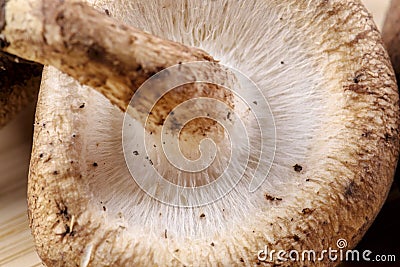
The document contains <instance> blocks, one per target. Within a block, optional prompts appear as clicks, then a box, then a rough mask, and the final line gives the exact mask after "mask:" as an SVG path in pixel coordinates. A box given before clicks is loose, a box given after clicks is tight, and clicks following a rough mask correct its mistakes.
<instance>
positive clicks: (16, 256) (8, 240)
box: [0, 0, 398, 267]
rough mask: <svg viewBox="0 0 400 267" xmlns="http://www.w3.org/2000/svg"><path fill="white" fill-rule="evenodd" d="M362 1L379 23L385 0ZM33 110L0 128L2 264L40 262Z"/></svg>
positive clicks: (15, 266) (18, 265)
mask: <svg viewBox="0 0 400 267" xmlns="http://www.w3.org/2000/svg"><path fill="white" fill-rule="evenodd" d="M364 2H365V4H366V5H367V7H368V8H369V10H370V11H371V12H372V13H373V15H374V18H375V20H376V22H377V24H378V25H379V27H381V25H382V23H383V20H384V15H385V11H386V9H387V6H388V3H389V0H364ZM33 114H34V105H31V106H30V107H28V108H26V109H25V110H24V111H23V112H22V113H21V114H19V116H18V117H17V118H15V119H14V120H13V121H12V123H11V124H9V125H7V126H6V127H5V128H3V129H1V130H0V266H4V267H6V266H7V267H21V266H41V263H40V259H39V257H38V256H37V254H36V252H35V250H34V244H33V239H32V236H31V234H30V230H29V226H28V220H27V205H26V181H27V173H28V164H29V156H30V149H31V139H32V126H33ZM397 227H398V226H397ZM388 238H389V237H388ZM363 242H364V243H365V241H363ZM367 244H368V242H367Z"/></svg>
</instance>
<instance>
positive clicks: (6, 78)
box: [0, 53, 43, 128]
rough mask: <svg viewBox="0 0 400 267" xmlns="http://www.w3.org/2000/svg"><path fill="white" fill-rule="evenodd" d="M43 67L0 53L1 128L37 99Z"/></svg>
mask: <svg viewBox="0 0 400 267" xmlns="http://www.w3.org/2000/svg"><path fill="white" fill-rule="evenodd" d="M42 68H43V67H42V66H41V65H39V64H36V63H33V62H29V61H24V60H22V59H20V58H16V57H15V56H12V55H9V54H5V53H0V128H1V127H3V126H4V125H5V124H7V123H8V122H9V121H10V120H11V119H12V118H14V115H16V114H17V113H18V112H19V111H20V110H21V109H22V108H23V107H24V106H25V105H26V104H28V103H30V102H32V101H33V100H34V99H36V97H37V93H38V91H39V87H40V78H41V74H42Z"/></svg>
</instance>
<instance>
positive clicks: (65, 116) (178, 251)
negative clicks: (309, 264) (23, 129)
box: [28, 0, 399, 266]
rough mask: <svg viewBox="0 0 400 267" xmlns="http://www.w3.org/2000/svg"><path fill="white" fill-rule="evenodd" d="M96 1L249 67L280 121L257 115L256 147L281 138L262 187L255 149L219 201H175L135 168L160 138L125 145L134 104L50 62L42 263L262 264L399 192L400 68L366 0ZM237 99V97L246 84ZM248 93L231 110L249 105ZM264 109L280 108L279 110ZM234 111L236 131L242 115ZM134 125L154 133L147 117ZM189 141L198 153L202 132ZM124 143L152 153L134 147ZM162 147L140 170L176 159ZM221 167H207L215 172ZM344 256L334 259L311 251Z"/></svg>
mask: <svg viewBox="0 0 400 267" xmlns="http://www.w3.org/2000/svg"><path fill="white" fill-rule="evenodd" d="M91 3H92V4H93V5H94V6H95V7H96V8H98V9H99V10H103V11H104V10H106V11H107V12H106V13H107V14H110V15H111V16H113V17H114V18H116V19H118V20H120V21H123V22H125V23H128V24H130V25H131V26H134V27H137V28H139V29H142V30H144V31H148V32H150V33H152V34H154V35H156V36H159V37H162V38H165V39H169V40H172V41H175V42H178V43H182V44H185V45H188V46H195V47H199V48H201V49H203V50H204V51H206V52H207V53H209V54H210V55H212V57H213V58H215V59H217V60H220V62H221V63H223V64H225V65H226V66H229V67H231V68H232V69H238V70H240V71H241V72H242V73H244V74H245V75H247V76H248V77H249V78H250V79H251V80H252V81H254V83H255V84H256V85H257V86H258V88H259V89H260V90H261V92H262V94H263V96H264V97H265V99H266V100H267V101H268V105H264V107H267V106H269V107H270V108H271V111H272V113H271V114H273V116H274V117H273V118H274V123H275V125H276V128H275V129H272V128H271V129H267V131H266V132H265V135H261V137H260V135H257V132H255V131H253V130H252V129H253V128H252V127H253V126H254V125H255V123H256V121H253V120H252V117H249V118H250V122H249V123H247V124H246V123H245V124H244V125H245V127H248V128H247V129H246V130H247V132H248V136H245V137H246V138H247V139H248V140H249V143H251V146H250V148H253V143H254V142H256V143H257V142H261V140H262V141H264V140H265V141H268V140H271V139H274V140H275V138H276V151H275V157H274V160H273V163H272V167H271V169H270V170H269V174H268V176H267V178H266V179H265V181H263V182H262V183H261V185H260V186H258V187H257V188H256V190H249V183H250V180H251V176H252V173H253V172H254V171H255V169H256V168H257V162H256V163H254V162H251V161H250V164H249V165H248V168H247V169H246V170H245V175H244V176H243V179H241V180H240V181H238V182H237V183H236V184H235V186H234V187H233V188H232V190H230V191H229V192H226V194H224V196H223V197H221V198H219V199H217V200H215V201H213V202H209V203H205V204H204V205H193V206H185V207H180V206H179V205H174V203H170V202H168V201H167V202H168V203H165V202H166V201H165V199H161V201H160V199H157V198H154V194H152V193H151V192H150V193H149V192H145V191H144V190H142V189H143V188H142V187H141V184H140V183H138V182H137V180H134V179H132V175H131V173H130V172H129V169H128V168H127V166H126V162H127V163H128V165H129V163H130V162H132V161H133V162H134V164H137V163H138V162H139V163H143V162H144V160H150V159H151V158H150V157H151V156H153V155H157V153H161V152H163V151H162V150H158V149H157V148H156V147H155V148H151V147H150V148H147V147H146V149H151V150H149V151H148V153H149V154H150V157H149V155H142V154H141V153H140V152H139V151H136V150H129V151H125V150H124V151H123V148H124V149H125V148H126V147H125V146H124V147H123V146H122V143H123V141H124V140H123V139H124V137H125V135H123V133H122V129H125V127H126V126H127V125H128V126H129V123H132V124H134V123H135V120H134V119H132V118H131V117H129V116H126V117H125V118H124V114H123V113H122V112H121V111H120V110H119V109H118V108H116V107H115V106H113V105H112V104H111V103H110V102H109V101H108V100H107V99H106V98H105V97H104V96H102V95H101V94H99V93H98V92H96V91H94V90H91V89H90V88H88V87H86V86H81V85H80V84H79V83H78V82H77V81H76V80H74V79H72V78H70V77H68V76H67V75H66V74H63V73H61V72H59V71H57V70H56V69H54V68H52V67H46V69H45V71H44V76H43V84H42V86H41V92H40V95H39V100H38V107H37V113H36V121H37V122H38V123H39V124H38V125H40V127H36V128H35V134H34V146H33V151H32V158H31V166H30V174H29V186H28V187H29V188H28V205H29V217H30V221H31V222H30V223H31V227H32V232H33V235H34V236H35V241H36V247H37V250H38V253H39V255H40V256H41V258H42V259H43V261H44V262H45V264H46V265H48V266H52V265H65V266H75V265H79V266H89V265H91V266H142V265H143V266H148V265H163V266H164V265H166V266H182V265H185V266H192V265H193V266H197V265H227V266H231V265H248V266H250V265H254V264H257V263H258V264H260V263H261V264H274V263H279V259H278V258H277V257H272V258H270V257H263V256H266V255H261V254H263V253H264V254H265V252H266V248H267V249H269V252H271V251H272V250H275V251H278V250H281V249H282V250H285V251H290V250H297V251H298V252H299V253H301V251H304V250H310V249H312V250H314V251H316V252H318V251H319V252H321V251H323V250H325V249H328V248H330V247H331V248H334V249H336V248H339V249H345V248H352V247H354V246H355V245H356V244H357V242H358V241H359V240H360V239H361V237H362V236H363V234H364V233H365V231H366V230H367V229H368V227H369V226H370V224H371V223H372V221H373V220H374V218H375V216H376V214H377V213H378V211H379V209H380V207H381V206H382V204H383V202H384V200H385V198H386V196H387V193H388V189H389V188H390V185H391V183H392V179H393V174H394V169H395V165H396V162H397V158H398V141H399V140H398V129H399V108H398V93H397V87H396V83H395V78H394V74H393V70H392V67H391V65H390V62H389V59H388V56H387V54H386V52H385V50H384V48H383V45H382V41H381V38H380V35H379V32H378V30H377V29H376V26H375V25H374V23H373V21H372V19H371V16H370V15H369V13H368V12H367V11H366V10H365V8H364V7H363V6H362V4H361V3H360V2H359V1H356V0H354V1H347V0H346V1H344V0H331V1H294V0H291V1H290V0H287V1H264V0H256V1H222V0H221V1H209V2H207V3H205V2H204V1H184V0H179V1H167V0H165V1H153V0H149V1H146V2H144V1H117V2H114V1H105V0H104V1H91ZM250 14H251V16H249V15H250ZM305 36H306V37H307V38H305ZM92 60H94V59H92ZM176 68H179V65H178V66H176ZM238 80H240V79H238ZM217 91H218V90H217ZM182 92H185V90H183V91H182ZM175 97H176V96H175ZM245 98H246V99H247V96H246V97H245ZM172 99H174V98H172ZM223 100H224V101H222V103H223V104H227V103H228V104H229V103H230V102H229V101H226V99H223ZM233 100H234V103H235V104H236V102H235V101H236V100H237V98H236V97H234V98H233ZM252 100H253V102H250V103H247V104H248V105H249V107H250V108H251V109H256V106H258V105H259V104H260V105H261V104H264V103H263V102H264V100H263V99H261V98H254V99H252ZM154 104H156V103H154ZM242 104H243V103H238V104H237V106H236V105H232V106H231V108H233V111H235V112H236V111H239V112H241V111H243V110H242V108H243V105H242ZM227 106H229V105H227ZM128 109H129V108H128ZM216 110H217V111H220V110H221V109H220V108H219V107H217V108H216ZM227 110H228V109H227ZM168 112H169V113H168V115H171V114H170V113H171V112H173V110H172V109H169V110H168ZM210 112H212V110H211V109H210ZM264 112H265V113H266V114H269V113H268V109H267V108H265V109H264ZM217 113H218V112H217ZM185 114H186V113H185ZM257 114H258V113H257ZM215 115H216V116H217V115H220V114H215ZM229 117H230V115H229V116H228V115H227V118H228V119H229ZM236 118H239V119H238V120H234V122H233V126H234V127H232V128H233V129H236V126H238V125H239V124H240V122H241V118H245V117H243V116H242V117H240V116H239V117H236ZM166 119H167V118H166ZM257 119H260V120H261V121H262V118H257ZM124 123H126V124H125V125H123V124H124ZM189 124H190V122H189ZM134 127H135V128H134V129H138V130H139V131H137V132H138V133H139V132H140V133H143V135H144V136H146V137H147V136H149V135H151V131H150V132H149V131H148V129H146V125H143V124H135V125H134ZM140 127H142V131H140ZM160 127H162V126H160ZM249 127H250V128H249ZM143 129H144V130H146V131H143ZM181 129H182V128H181ZM190 129H192V128H190ZM219 130H225V129H222V128H218V127H216V128H215V129H212V131H211V133H215V132H217V133H218V132H219ZM226 130H231V129H229V128H227V129H226ZM262 130H266V129H262ZM275 131H276V135H275V134H274V133H275ZM129 133H131V132H129ZM182 133H183V134H184V135H185V134H186V136H187V135H188V134H189V133H190V132H189V131H182ZM263 133H264V132H263ZM124 134H125V132H124ZM157 135H158V137H159V136H161V133H158V134H157ZM210 136H211V137H216V138H217V139H218V138H219V137H221V136H219V135H210ZM225 136H226V135H225V133H224V134H223V135H222V139H223V141H221V142H219V141H215V142H214V144H216V145H217V147H218V148H219V150H218V151H219V152H222V155H223V157H222V159H225V158H224V157H225V156H226V154H224V152H227V154H229V153H230V152H229V151H228V150H229V148H232V149H233V148H235V146H234V144H233V145H232V146H228V145H227V144H226V143H225V142H226V141H227V140H226V139H225ZM189 137H190V136H189ZM233 137H235V138H238V136H237V135H233ZM239 137H240V136H239ZM239 139H240V138H239ZM151 140H152V139H151ZM133 141H137V142H142V141H143V140H133ZM195 141H196V142H195V143H196V144H197V143H198V141H199V140H197V139H196V140H195ZM228 141H229V140H228ZM231 141H232V142H233V143H235V142H236V141H237V140H236V139H232V140H231ZM160 142H161V144H162V141H160ZM274 142H275V141H274ZM159 144H160V143H157V144H156V145H159ZM221 144H222V146H221ZM133 145H135V144H133ZM218 145H220V146H218ZM128 147H129V148H131V146H128ZM188 147H189V148H192V149H196V151H197V152H198V150H197V149H198V146H197V145H196V146H195V145H193V144H190V145H189V146H188ZM188 147H186V148H188ZM200 147H201V146H200ZM200 150H201V149H200ZM196 151H195V152H196ZM201 151H202V152H205V150H201ZM155 152H157V153H155ZM256 152H257V151H256ZM267 152H268V153H267V154H270V153H273V152H269V151H267ZM124 153H125V156H124ZM127 153H129V154H131V155H132V156H131V157H132V158H133V159H135V157H136V158H139V157H141V158H140V159H137V161H134V160H132V158H129V157H127V156H126V154H127ZM232 153H233V152H232ZM183 154H185V151H183ZM194 154H196V153H194ZM256 154H257V153H256ZM196 155H197V156H199V155H198V153H197V154H196ZM192 156H193V155H192ZM253 156H254V154H251V159H253V158H252V157H253ZM270 156H271V155H270ZM143 157H144V158H143ZM146 157H149V158H146ZM193 158H194V159H195V158H196V157H193ZM130 159H131V160H130ZM156 159H157V160H158V163H157V164H156V165H157V166H154V165H153V164H154V162H153V164H144V166H143V167H140V166H138V165H134V166H136V167H137V168H139V169H140V170H139V171H140V173H143V175H146V172H150V171H151V170H154V169H157V171H158V172H159V173H166V171H165V172H163V166H164V165H163V164H164V163H163V162H162V160H163V158H156ZM148 163H150V161H148ZM235 163H240V162H235ZM262 163H265V162H262ZM267 163H268V162H267ZM238 165H240V164H238ZM210 168H213V165H210ZM235 168H236V165H235V164H234V165H233V170H235ZM177 169H178V168H177ZM170 170H171V169H168V173H167V174H166V176H167V178H168V179H169V178H171V179H174V177H176V176H175V175H177V174H178V173H179V172H178V171H176V172H175V173H171V172H170ZM134 171H137V169H136V170H134ZM218 171H219V170H218ZM218 171H216V172H213V169H211V170H209V174H210V177H209V178H210V180H212V178H215V177H213V175H214V173H218ZM264 171H265V172H266V173H267V172H268V170H265V169H264ZM202 177H203V176H202ZM134 178H135V179H137V178H138V177H134ZM139 178H141V177H139ZM150 178H151V177H150ZM172 182H177V183H178V182H180V181H174V180H172ZM200 182H201V179H200ZM203 182H204V183H205V184H209V183H211V182H212V181H209V180H206V181H203ZM201 185H203V184H201ZM155 189H156V191H157V190H159V191H162V190H163V188H161V187H156V188H155ZM164 193H165V192H164ZM167 193H168V192H167ZM164 195H165V194H164ZM163 201H164V202H163ZM338 240H339V241H340V242H337V241H338ZM344 241H346V242H344ZM344 245H347V247H346V246H344ZM260 252H261V253H260ZM268 256H269V255H268ZM275 256H276V255H275ZM292 256H293V255H292ZM338 260H340V259H338ZM280 263H282V262H280ZM303 263H304V262H301V261H296V262H292V261H288V262H283V265H288V266H289V265H290V266H293V265H303ZM336 263H337V262H336ZM333 264H334V263H332V262H331V261H330V260H329V258H327V257H325V258H324V259H323V260H321V261H318V260H316V262H315V265H333Z"/></svg>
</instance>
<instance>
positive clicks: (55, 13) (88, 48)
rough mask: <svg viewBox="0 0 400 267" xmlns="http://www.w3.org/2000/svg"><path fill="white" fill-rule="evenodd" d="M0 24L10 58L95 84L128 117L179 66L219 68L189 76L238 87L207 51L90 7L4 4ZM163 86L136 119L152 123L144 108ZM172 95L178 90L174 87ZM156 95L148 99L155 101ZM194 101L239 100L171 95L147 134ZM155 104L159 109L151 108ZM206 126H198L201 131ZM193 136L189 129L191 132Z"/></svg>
mask: <svg viewBox="0 0 400 267" xmlns="http://www.w3.org/2000/svg"><path fill="white" fill-rule="evenodd" d="M0 7H1V18H0V33H1V35H0V45H1V47H2V49H3V50H4V51H6V52H8V53H11V54H14V55H17V56H19V57H22V58H25V59H29V60H32V61H36V62H40V63H42V64H44V65H53V66H55V67H56V68H58V69H59V70H61V71H63V72H65V73H67V74H69V75H70V76H72V77H73V78H75V79H76V80H78V81H79V82H80V83H82V84H86V85H89V86H91V87H93V88H95V89H96V90H98V91H99V92H100V93H102V94H103V95H104V96H106V97H107V98H108V99H109V100H110V101H111V103H113V104H114V105H116V106H118V107H119V108H120V109H121V110H122V111H126V110H127V107H128V104H129V102H130V100H131V98H132V96H133V95H134V93H135V92H136V90H137V89H138V88H139V87H140V85H142V84H143V83H144V82H145V81H146V80H147V79H148V78H150V77H151V76H153V75H154V74H156V73H158V72H159V71H161V70H163V69H165V68H168V67H170V66H173V65H176V64H182V63H184V62H193V61H207V62H214V63H215V67H213V68H211V69H210V68H208V69H205V70H204V71H205V72H206V74H205V76H204V73H201V74H200V73H198V72H197V73H194V72H190V71H189V72H188V73H187V74H185V75H190V77H192V78H193V79H192V80H193V81H198V80H199V79H198V78H200V77H207V76H208V77H209V76H211V75H217V76H219V77H220V80H223V81H228V84H226V83H225V84H223V85H224V86H228V87H229V86H230V85H233V84H234V83H235V77H234V75H233V74H230V73H228V72H227V71H226V70H223V69H222V68H219V67H217V66H218V64H217V63H216V61H215V60H214V59H213V58H212V57H211V56H210V55H208V54H207V53H206V52H204V51H203V50H201V49H197V48H193V47H188V46H185V45H183V44H180V43H175V42H172V41H168V40H163V39H161V38H158V37H155V36H153V35H151V34H148V33H145V32H143V31H140V30H138V29H135V28H133V27H129V26H126V25H123V24H120V23H118V22H117V21H116V20H114V19H112V18H110V17H109V16H107V15H106V12H105V13H104V14H103V13H100V12H98V11H97V10H95V9H93V8H91V7H89V6H88V5H86V4H84V3H81V2H76V1H53V0H8V1H5V2H4V0H3V1H2V3H1V5H0ZM161 87H162V84H159V85H158V86H154V87H153V88H152V90H151V92H146V94H144V95H142V99H143V101H142V103H139V104H138V103H136V106H134V107H133V108H134V112H129V114H131V115H132V116H134V117H136V118H139V119H140V120H141V122H142V123H145V122H144V121H143V120H142V118H143V117H146V118H147V115H148V114H149V112H146V113H143V108H140V106H141V104H143V103H145V102H146V101H147V102H148V100H149V99H152V100H154V99H158V98H159V97H161V96H162V94H160V92H161V90H163V88H161ZM171 89H172V88H171ZM149 95H150V97H149ZM193 97H211V98H215V99H218V100H220V101H222V102H224V103H225V104H228V106H230V107H233V104H232V103H233V95H232V94H231V93H230V92H229V90H226V89H223V87H221V86H217V85H213V84H209V85H204V84H203V85H200V86H199V85H192V86H183V88H180V90H176V92H175V93H174V92H172V93H168V94H167V95H166V96H165V97H164V101H163V102H162V105H163V106H161V107H160V108H159V111H158V112H153V113H152V116H153V118H150V124H149V127H147V128H146V129H147V130H148V131H154V130H155V129H157V128H159V126H161V125H162V122H163V121H164V120H165V118H166V116H167V115H168V113H169V112H170V111H171V110H172V109H173V108H174V107H175V106H176V105H178V104H179V103H181V102H182V100H187V99H191V98H193ZM152 104H155V103H152ZM198 125H200V126H198ZM209 126H210V124H209V123H205V124H204V123H199V124H197V125H196V126H194V127H197V130H198V128H199V127H200V128H201V129H200V131H195V130H194V129H192V132H193V133H194V132H198V133H201V134H202V135H204V131H210V129H212V128H213V127H211V126H210V127H209ZM189 130H190V129H188V131H189Z"/></svg>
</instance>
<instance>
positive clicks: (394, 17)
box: [382, 0, 400, 81]
mask: <svg viewBox="0 0 400 267" xmlns="http://www.w3.org/2000/svg"><path fill="white" fill-rule="evenodd" d="M382 38H383V41H384V43H385V45H386V49H387V51H388V53H389V56H390V59H391V61H392V65H393V68H394V70H395V73H396V78H397V80H398V81H399V79H400V48H399V46H398V44H399V41H400V0H392V2H391V4H390V8H389V11H388V13H387V16H386V20H385V24H384V26H383V30H382Z"/></svg>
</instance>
